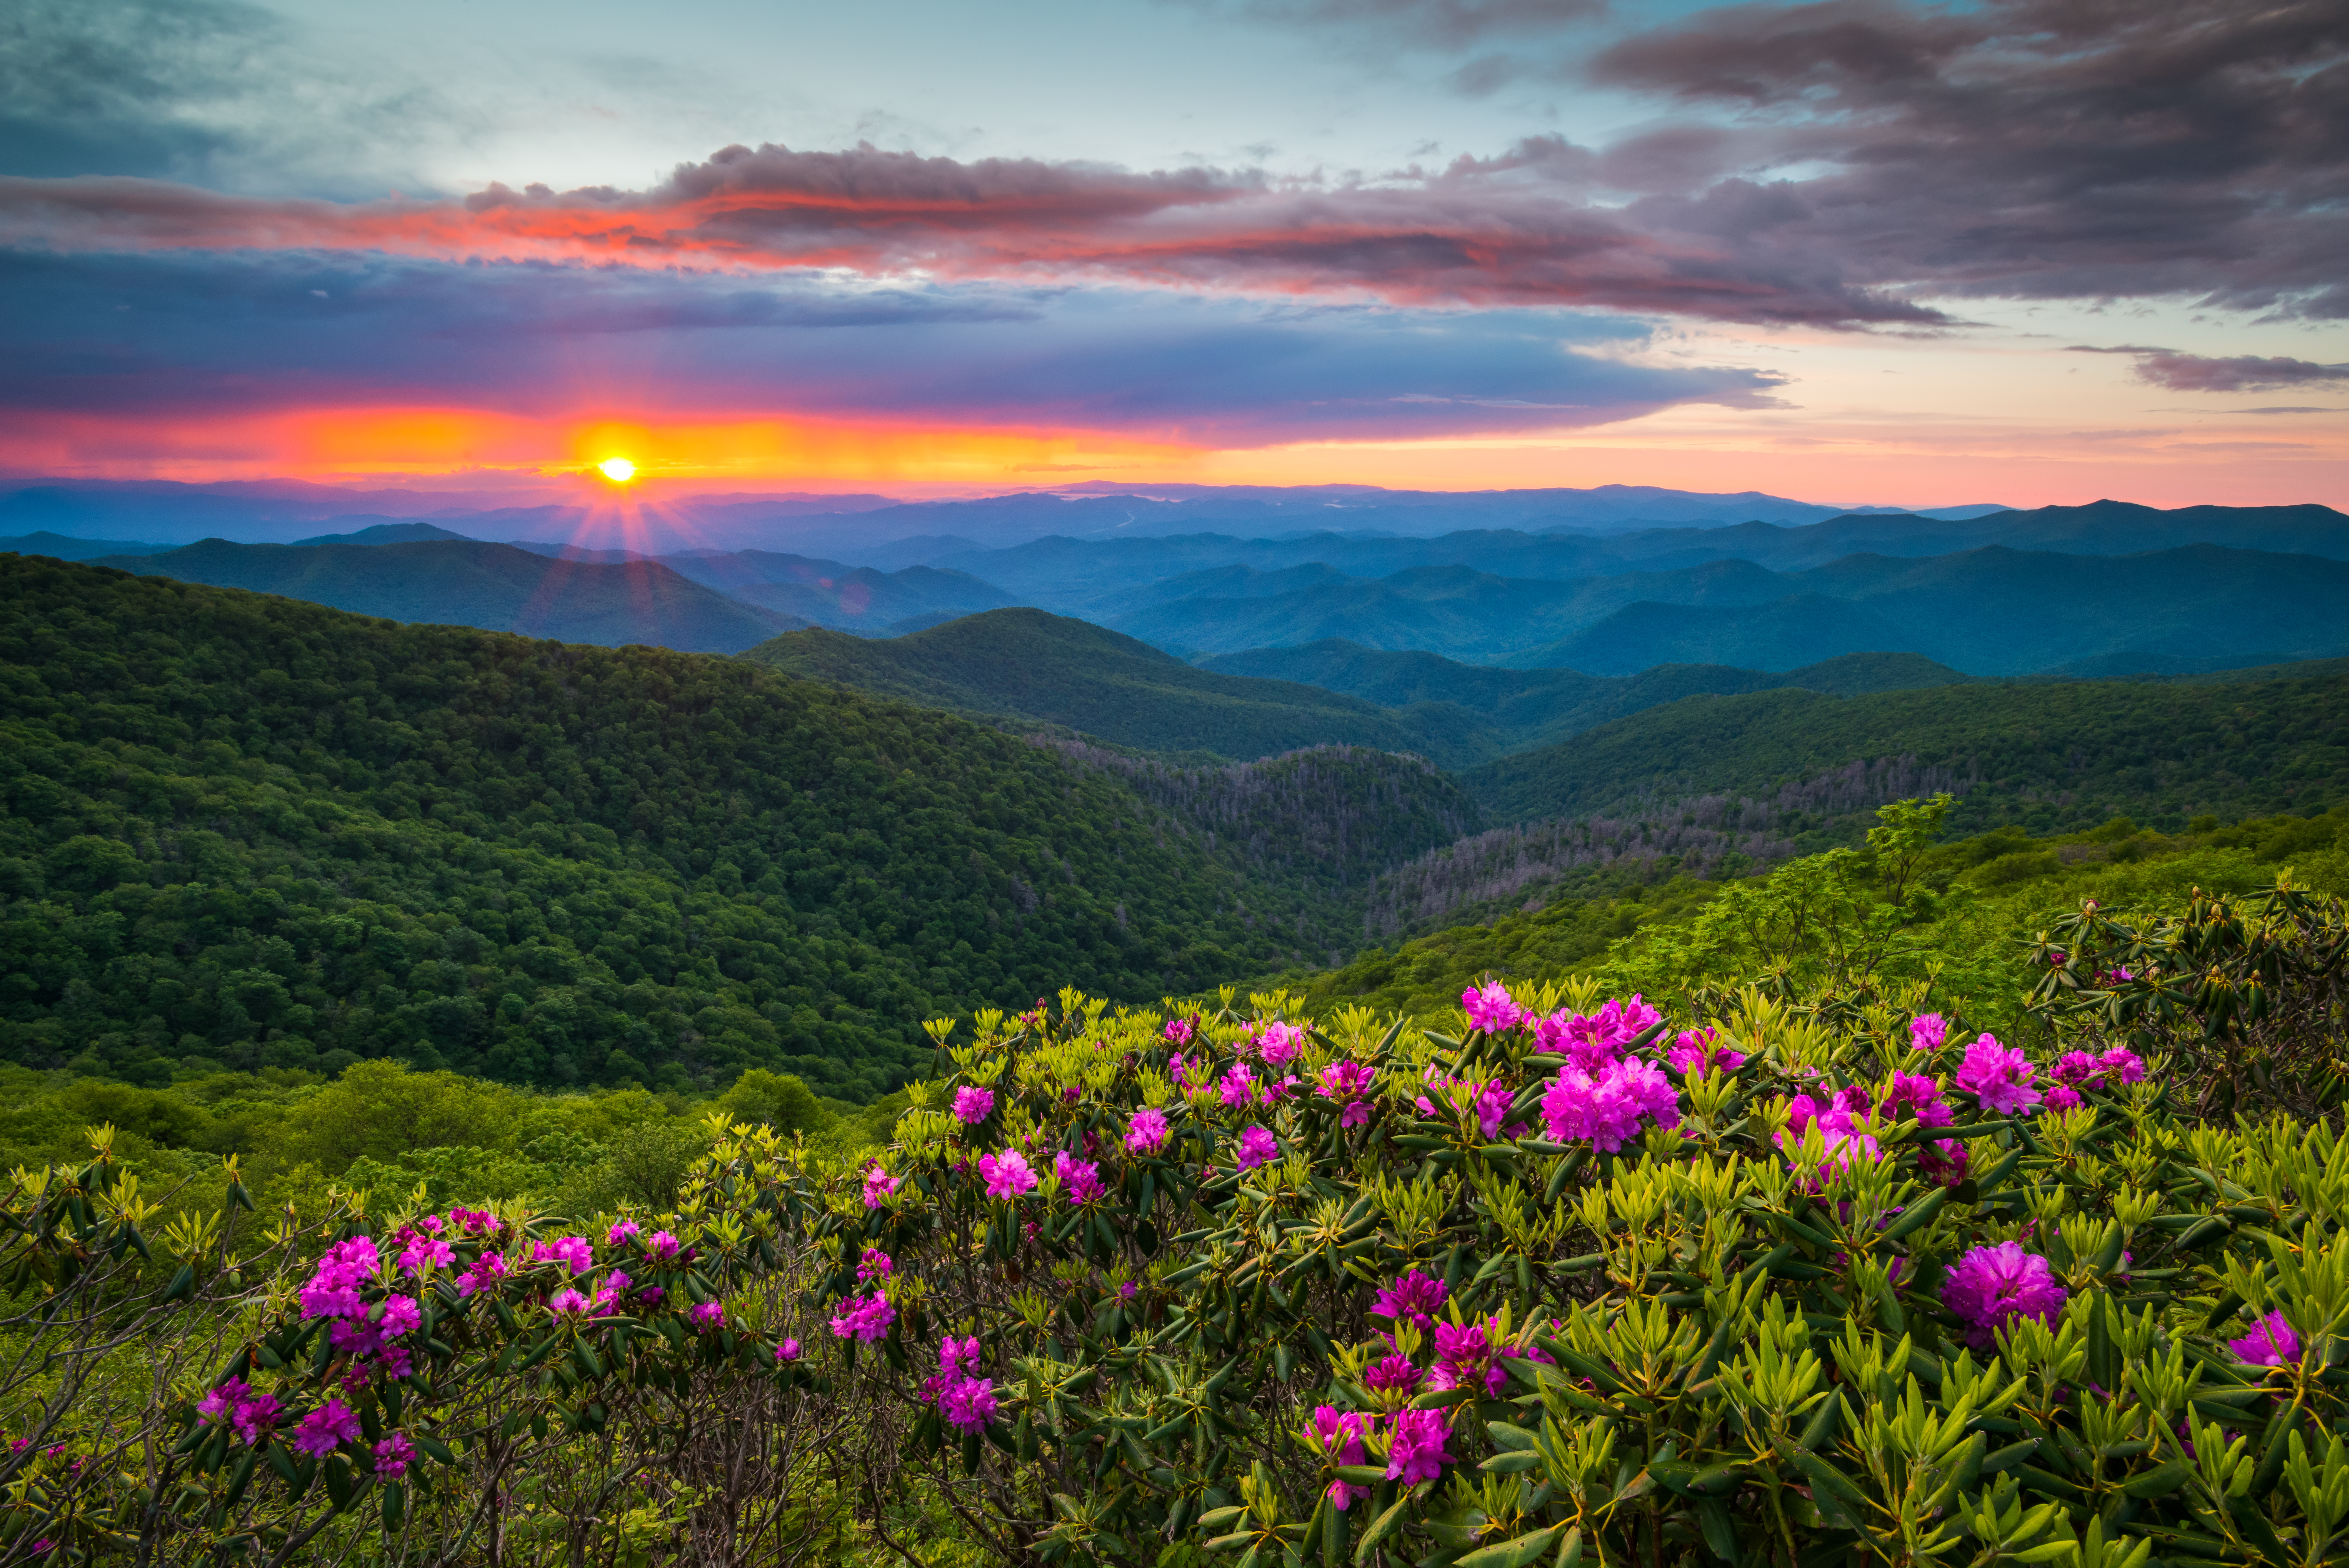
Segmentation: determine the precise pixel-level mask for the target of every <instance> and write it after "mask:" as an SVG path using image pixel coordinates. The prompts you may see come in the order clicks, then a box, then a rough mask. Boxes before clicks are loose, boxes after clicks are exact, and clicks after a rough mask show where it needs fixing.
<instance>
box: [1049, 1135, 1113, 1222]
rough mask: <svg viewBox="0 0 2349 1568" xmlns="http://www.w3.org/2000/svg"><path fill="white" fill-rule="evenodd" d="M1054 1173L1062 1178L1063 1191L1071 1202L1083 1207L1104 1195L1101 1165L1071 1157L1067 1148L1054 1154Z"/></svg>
mask: <svg viewBox="0 0 2349 1568" xmlns="http://www.w3.org/2000/svg"><path fill="white" fill-rule="evenodd" d="M1052 1174H1054V1175H1055V1176H1058V1177H1059V1178H1060V1179H1061V1191H1063V1192H1065V1193H1067V1194H1068V1197H1069V1202H1071V1203H1073V1204H1075V1205H1077V1206H1078V1207H1080V1208H1081V1207H1083V1206H1084V1205H1085V1204H1087V1203H1090V1202H1092V1201H1093V1200H1094V1199H1096V1198H1098V1197H1100V1196H1101V1195H1102V1179H1101V1167H1100V1166H1099V1165H1097V1164H1095V1163H1093V1162H1092V1161H1090V1160H1078V1159H1074V1158H1071V1155H1070V1154H1069V1151H1068V1150H1065V1149H1064V1150H1061V1152H1059V1153H1058V1154H1055V1155H1053V1156H1052Z"/></svg>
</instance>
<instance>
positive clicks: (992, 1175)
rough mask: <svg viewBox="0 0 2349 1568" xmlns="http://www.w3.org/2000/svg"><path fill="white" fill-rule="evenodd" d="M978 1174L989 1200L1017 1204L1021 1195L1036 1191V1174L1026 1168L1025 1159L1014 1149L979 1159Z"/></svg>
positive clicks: (1026, 1162)
mask: <svg viewBox="0 0 2349 1568" xmlns="http://www.w3.org/2000/svg"><path fill="white" fill-rule="evenodd" d="M978 1174H979V1179H980V1180H981V1181H985V1182H986V1183H987V1195H988V1197H990V1198H1003V1199H1007V1200H1009V1201H1010V1202H1019V1199H1020V1197H1021V1196H1022V1195H1023V1194H1025V1193H1029V1192H1033V1191H1035V1190H1036V1172H1034V1171H1030V1169H1029V1168H1028V1161H1027V1157H1026V1156H1024V1155H1022V1154H1021V1153H1020V1152H1019V1150H1016V1149H1007V1150H1004V1151H1003V1152H1002V1153H1000V1154H988V1155H985V1156H983V1157H981V1159H980V1160H979V1162H978Z"/></svg>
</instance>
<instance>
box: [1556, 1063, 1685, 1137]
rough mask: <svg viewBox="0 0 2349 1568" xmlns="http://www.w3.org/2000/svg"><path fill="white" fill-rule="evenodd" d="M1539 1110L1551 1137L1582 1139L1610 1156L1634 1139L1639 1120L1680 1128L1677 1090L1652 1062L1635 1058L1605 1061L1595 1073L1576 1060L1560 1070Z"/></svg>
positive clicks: (1638, 1130) (1638, 1133)
mask: <svg viewBox="0 0 2349 1568" xmlns="http://www.w3.org/2000/svg"><path fill="white" fill-rule="evenodd" d="M1541 1109H1542V1120H1543V1121H1544V1122H1545V1123H1547V1125H1548V1128H1549V1135H1550V1137H1551V1138H1553V1139H1556V1140H1559V1141H1561V1142H1564V1141H1567V1140H1588V1142H1589V1143H1590V1145H1591V1147H1593V1148H1595V1149H1599V1150H1603V1151H1605V1152H1607V1153H1610V1154H1611V1153H1613V1152H1614V1151H1615V1150H1619V1149H1620V1148H1622V1147H1623V1145H1624V1144H1626V1143H1628V1142H1630V1140H1633V1139H1635V1138H1637V1137H1639V1135H1640V1124H1641V1123H1642V1122H1644V1121H1649V1120H1652V1121H1653V1122H1654V1123H1655V1124H1656V1125H1657V1126H1658V1127H1667V1128H1670V1127H1678V1126H1679V1125H1680V1124H1681V1097H1680V1091H1679V1090H1678V1089H1675V1088H1672V1086H1671V1080H1670V1079H1669V1078H1665V1077H1664V1075H1663V1074H1662V1072H1661V1071H1659V1070H1658V1069H1657V1068H1656V1066H1655V1064H1654V1063H1652V1062H1649V1061H1644V1060H1642V1059H1641V1058H1640V1057H1623V1058H1621V1059H1620V1060H1619V1061H1611V1062H1609V1063H1607V1064H1606V1065H1605V1066H1603V1067H1601V1068H1599V1070H1598V1071H1597V1073H1595V1074H1594V1073H1592V1072H1589V1071H1588V1070H1586V1069H1585V1068H1582V1067H1581V1066H1580V1065H1578V1062H1577V1063H1569V1064H1568V1066H1566V1067H1563V1068H1559V1069H1558V1072H1557V1082H1555V1083H1553V1084H1552V1085H1551V1086H1550V1089H1549V1092H1548V1093H1547V1094H1546V1095H1544V1096H1542V1102H1541Z"/></svg>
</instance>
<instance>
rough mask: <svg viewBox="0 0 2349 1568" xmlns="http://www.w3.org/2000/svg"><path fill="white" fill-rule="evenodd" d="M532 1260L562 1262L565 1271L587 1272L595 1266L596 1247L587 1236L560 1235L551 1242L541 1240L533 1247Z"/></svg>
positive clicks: (535, 1261)
mask: <svg viewBox="0 0 2349 1568" xmlns="http://www.w3.org/2000/svg"><path fill="white" fill-rule="evenodd" d="M530 1261H531V1262H533V1263H534V1264H540V1263H546V1262H549V1261H552V1262H554V1263H558V1264H562V1265H563V1267H564V1270H565V1272H567V1273H570V1274H585V1273H586V1272H587V1271H588V1270H589V1269H591V1268H594V1267H595V1248H594V1247H592V1246H590V1245H589V1244H588V1243H587V1238H586V1237H585V1236H558V1237H556V1238H555V1239H554V1241H551V1242H541V1243H538V1245H537V1246H535V1247H533V1248H532V1249H531V1253H530Z"/></svg>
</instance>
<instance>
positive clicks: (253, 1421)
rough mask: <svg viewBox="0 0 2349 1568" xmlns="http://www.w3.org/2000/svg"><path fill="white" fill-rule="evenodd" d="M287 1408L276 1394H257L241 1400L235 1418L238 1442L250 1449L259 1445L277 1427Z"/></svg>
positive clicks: (237, 1405)
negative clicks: (278, 1400)
mask: <svg viewBox="0 0 2349 1568" xmlns="http://www.w3.org/2000/svg"><path fill="white" fill-rule="evenodd" d="M283 1414H285V1407H284V1406H283V1405H280V1404H279V1403H278V1402H277V1396H276V1395H274V1394H255V1395H254V1396H253V1397H252V1398H249V1399H239V1400H238V1401H237V1402H236V1416H235V1418H234V1425H235V1427H236V1436H237V1440H238V1441H239V1442H241V1443H243V1444H244V1445H245V1446H246V1447H248V1448H251V1447H254V1446H255V1445H257V1444H258V1443H259V1442H260V1441H261V1439H263V1438H264V1437H266V1436H268V1435H269V1432H270V1430H271V1429H272V1428H274V1427H275V1426H276V1425H277V1418H279V1417H280V1416H282V1415H283Z"/></svg>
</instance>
